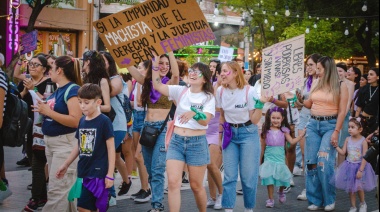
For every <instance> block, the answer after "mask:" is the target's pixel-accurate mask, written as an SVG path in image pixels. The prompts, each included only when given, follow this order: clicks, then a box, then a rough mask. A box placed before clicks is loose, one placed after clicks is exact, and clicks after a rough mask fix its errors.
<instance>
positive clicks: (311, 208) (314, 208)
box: [307, 205, 323, 211]
mask: <svg viewBox="0 0 380 212" xmlns="http://www.w3.org/2000/svg"><path fill="white" fill-rule="evenodd" d="M307 209H308V210H309V211H317V210H321V209H323V207H319V206H316V205H309V206H308V207H307Z"/></svg>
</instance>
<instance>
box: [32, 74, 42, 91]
mask: <svg viewBox="0 0 380 212" xmlns="http://www.w3.org/2000/svg"><path fill="white" fill-rule="evenodd" d="M43 78H44V76H42V77H41V79H40V80H38V82H37V83H34V84H33V85H34V88H33V90H34V92H36V93H37V92H38V88H37V85H38V83H40V82H41V80H42V79H43Z"/></svg>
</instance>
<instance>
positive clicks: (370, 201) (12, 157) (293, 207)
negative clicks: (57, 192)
mask: <svg viewBox="0 0 380 212" xmlns="http://www.w3.org/2000/svg"><path fill="white" fill-rule="evenodd" d="M4 152H5V169H6V177H7V179H8V180H9V183H10V189H11V191H12V192H13V195H12V196H10V197H9V198H8V199H6V200H5V201H4V203H3V204H2V205H0V212H2V211H4V212H20V211H23V208H24V207H25V205H26V204H27V201H28V200H29V198H30V191H29V190H27V189H26V187H27V185H29V184H30V183H31V178H32V173H31V172H30V171H27V168H25V167H19V166H17V165H16V161H18V160H20V159H21V158H22V157H23V155H22V154H21V148H8V147H5V148H4ZM304 180H305V178H304V177H303V176H295V177H294V182H295V187H292V189H291V191H290V192H289V193H288V194H287V201H286V202H285V203H284V204H280V203H279V202H278V198H277V195H275V206H274V208H270V209H269V208H265V201H266V200H267V189H266V187H265V186H262V185H260V184H259V185H258V190H257V196H256V207H255V209H254V211H257V212H261V211H292V212H298V211H307V209H306V208H307V205H308V203H307V201H299V200H297V196H298V195H299V194H300V193H301V191H302V189H303V188H304ZM120 184H121V177H120V176H119V175H117V176H116V179H115V185H116V187H117V186H118V185H120ZM204 184H205V186H206V189H207V181H205V183H204ZM237 188H238V189H239V188H241V185H240V182H238V184H237ZM139 189H140V181H139V179H133V180H132V187H131V189H130V191H129V192H128V194H127V195H124V196H121V197H117V205H116V206H113V207H110V208H109V210H108V211H110V212H117V211H123V212H125V211H127V212H145V211H148V210H149V209H150V208H151V206H150V203H143V204H136V203H134V201H133V200H131V199H130V195H131V194H133V193H136V192H137V191H138V190H139ZM181 198H182V199H181V212H196V211H197V207H196V203H195V199H194V196H193V193H192V191H191V189H190V187H189V185H185V186H183V187H182V191H181ZM366 202H367V205H368V211H369V212H372V211H376V210H377V211H378V209H379V208H378V203H377V201H376V197H375V191H371V192H367V193H366ZM163 203H164V206H165V209H166V211H169V206H168V200H167V194H165V199H164V202H163ZM357 205H359V199H358V198H357ZM349 208H350V200H349V196H348V194H347V193H345V192H343V191H339V190H338V191H337V198H336V207H335V211H339V212H340V211H342V212H343V211H348V210H349ZM207 211H208V212H210V211H216V210H214V209H210V208H208V209H207ZM234 211H236V212H243V211H244V202H243V196H242V195H237V198H236V206H235V209H234Z"/></svg>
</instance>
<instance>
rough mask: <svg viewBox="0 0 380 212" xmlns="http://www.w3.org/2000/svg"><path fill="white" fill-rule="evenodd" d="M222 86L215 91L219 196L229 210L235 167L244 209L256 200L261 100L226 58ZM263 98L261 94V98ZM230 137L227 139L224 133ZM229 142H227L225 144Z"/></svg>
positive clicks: (233, 201)
mask: <svg viewBox="0 0 380 212" xmlns="http://www.w3.org/2000/svg"><path fill="white" fill-rule="evenodd" d="M220 77H221V79H222V86H221V87H219V88H218V91H217V94H216V102H217V108H220V123H221V124H222V125H223V128H224V131H223V129H222V128H221V130H220V131H223V137H224V138H223V140H224V141H223V148H224V150H223V165H224V181H223V197H222V206H223V208H225V209H226V212H231V211H233V208H234V206H235V200H236V193H235V192H236V182H237V177H238V170H240V178H241V181H242V187H243V197H244V207H245V210H244V211H245V212H251V211H253V208H254V207H255V204H256V189H257V180H258V175H259V165H260V141H259V135H258V129H257V125H256V124H257V123H258V122H259V120H260V118H261V109H262V108H263V106H264V104H263V103H262V102H261V101H256V104H255V100H254V98H255V99H258V96H257V94H256V92H255V91H254V89H253V87H251V86H249V85H248V84H247V83H246V81H245V80H244V76H243V72H242V71H241V68H240V66H239V64H238V63H237V62H226V63H224V64H223V65H222V71H221V74H220ZM262 99H264V98H262ZM255 109H256V110H255ZM228 134H231V135H232V136H231V139H230V140H227V135H228ZM227 142H229V144H227Z"/></svg>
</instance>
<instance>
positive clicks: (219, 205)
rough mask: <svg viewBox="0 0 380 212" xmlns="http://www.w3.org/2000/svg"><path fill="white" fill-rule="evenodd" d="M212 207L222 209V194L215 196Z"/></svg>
mask: <svg viewBox="0 0 380 212" xmlns="http://www.w3.org/2000/svg"><path fill="white" fill-rule="evenodd" d="M214 209H215V210H220V209H222V195H221V194H219V195H218V197H217V198H216V201H215V205H214Z"/></svg>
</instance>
